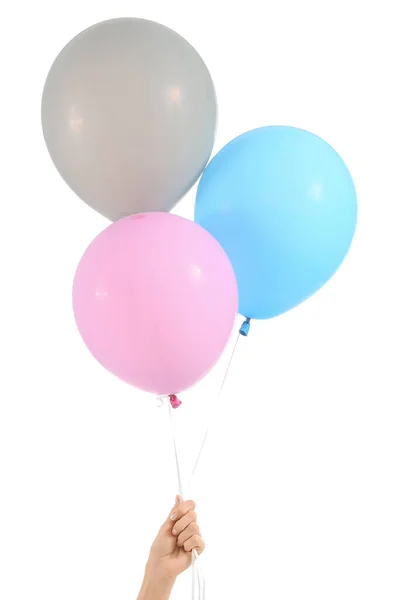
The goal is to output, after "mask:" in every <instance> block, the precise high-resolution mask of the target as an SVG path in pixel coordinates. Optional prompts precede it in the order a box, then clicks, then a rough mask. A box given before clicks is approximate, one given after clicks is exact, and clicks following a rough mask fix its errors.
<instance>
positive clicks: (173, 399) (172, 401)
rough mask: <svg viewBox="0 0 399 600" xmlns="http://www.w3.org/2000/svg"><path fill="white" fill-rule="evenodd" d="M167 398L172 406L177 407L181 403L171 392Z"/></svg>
mask: <svg viewBox="0 0 399 600" xmlns="http://www.w3.org/2000/svg"><path fill="white" fill-rule="evenodd" d="M169 400H170V403H171V405H172V408H179V406H180V405H181V401H180V400H179V398H178V397H177V396H175V394H171V395H170V396H169Z"/></svg>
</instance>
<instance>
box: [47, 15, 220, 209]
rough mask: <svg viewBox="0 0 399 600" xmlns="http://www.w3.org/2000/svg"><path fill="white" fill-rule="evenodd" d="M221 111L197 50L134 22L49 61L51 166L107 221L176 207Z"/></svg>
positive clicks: (96, 32)
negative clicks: (52, 163) (218, 112)
mask: <svg viewBox="0 0 399 600" xmlns="http://www.w3.org/2000/svg"><path fill="white" fill-rule="evenodd" d="M216 113H217V109H216V97H215V90H214V86H213V83H212V79H211V76H210V74H209V71H208V69H207V68H206V66H205V64H204V62H203V61H202V59H201V57H200V56H199V55H198V54H197V52H196V51H195V50H194V48H192V46H190V44H189V43H188V42H186V41H185V40H184V39H183V38H182V37H180V36H179V35H178V34H177V33H175V32H174V31H172V30H170V29H168V28H166V27H164V26H162V25H159V24H157V23H153V22H151V21H146V20H143V19H132V18H123V19H112V20H109V21H104V22H102V23H98V24H97V25H94V26H92V27H90V28H89V29H86V30H85V31H83V32H82V33H80V34H79V35H78V36H76V37H75V38H74V39H73V40H72V41H71V42H70V43H69V44H68V45H67V46H65V48H64V49H63V50H62V51H61V53H60V54H59V55H58V57H57V58H56V60H55V62H54V64H53V65H52V67H51V69H50V72H49V74H48V77H47V80H46V83H45V86H44V91H43V98H42V126H43V133H44V138H45V141H46V144H47V147H48V150H49V153H50V156H51V158H52V160H53V162H54V164H55V166H56V167H57V169H58V171H59V173H60V174H61V176H62V177H63V178H64V180H65V181H66V182H67V184H68V185H69V186H70V187H71V188H72V189H73V191H74V192H76V194H77V195H78V196H79V197H80V198H81V199H82V200H84V201H85V202H86V203H87V204H88V205H89V206H91V207H92V208H94V209H95V210H96V211H98V212H99V213H101V214H102V215H104V216H106V217H108V218H109V219H111V220H117V219H119V218H121V217H124V216H127V215H130V214H134V213H139V212H150V211H165V212H167V211H169V210H170V209H171V208H173V206H174V205H175V204H176V203H177V201H178V200H179V199H180V198H181V197H182V196H183V195H184V194H185V193H186V192H187V191H188V190H189V189H190V188H191V186H192V185H193V184H194V183H195V181H196V180H197V179H198V177H199V176H200V174H201V173H202V171H203V169H204V168H205V165H206V163H207V162H208V159H209V156H210V154H211V151H212V147H213V142H214V135H215V128H216Z"/></svg>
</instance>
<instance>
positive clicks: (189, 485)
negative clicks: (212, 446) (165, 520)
mask: <svg viewBox="0 0 399 600" xmlns="http://www.w3.org/2000/svg"><path fill="white" fill-rule="evenodd" d="M240 337H241V334H240V332H238V334H237V338H236V341H235V342H234V346H233V350H232V352H231V355H230V359H229V362H228V364H227V368H226V371H225V374H224V377H223V380H222V383H221V385H220V388H219V392H218V395H217V396H216V402H213V403H212V407H211V410H212V412H213V415H215V413H216V410H215V404H217V403H218V402H219V401H220V399H221V397H222V392H223V389H224V386H225V383H226V381H227V377H228V375H229V373H230V368H231V365H232V364H233V359H234V356H235V353H236V350H237V346H238V342H239V339H240ZM211 426H212V420H211V419H210V420H209V421H208V427H207V429H206V431H205V435H204V437H203V439H202V443H201V446H200V449H199V452H198V455H197V459H196V461H195V464H194V468H193V470H192V472H191V477H190V481H189V483H188V489H189V490H190V489H191V483H192V480H193V477H194V475H195V472H196V470H197V467H198V463H199V460H200V458H201V455H202V451H203V449H204V446H205V442H206V439H207V437H208V433H209V431H210V429H211Z"/></svg>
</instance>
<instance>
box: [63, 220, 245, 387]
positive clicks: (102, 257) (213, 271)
mask: <svg viewBox="0 0 399 600" xmlns="http://www.w3.org/2000/svg"><path fill="white" fill-rule="evenodd" d="M73 307H74V313H75V319H76V323H77V326H78V328H79V331H80V333H81V335H82V338H83V340H84V342H85V343H86V345H87V347H88V348H89V350H90V351H91V352H92V354H93V355H94V356H95V358H96V359H97V360H98V361H99V362H100V363H101V364H102V365H103V366H104V367H105V368H106V369H108V370H109V371H111V373H114V374H115V375H116V376H118V377H119V378H120V379H122V380H124V381H126V382H127V383H130V384H131V385H134V386H135V387H137V388H140V389H142V390H145V391H147V392H152V393H154V394H162V395H167V394H174V393H179V392H181V391H183V390H185V389H186V388H188V387H190V386H192V385H193V384H194V383H196V382H197V381H199V380H200V379H201V378H202V377H204V376H205V375H206V374H207V373H208V371H209V370H210V369H211V368H212V367H213V366H214V364H215V363H216V362H217V360H218V358H219V357H220V355H221V354H222V352H223V350H224V348H225V346H226V343H227V341H228V339H229V336H230V334H231V331H232V328H233V325H234V320H235V316H236V313H237V310H238V291H237V283H236V278H235V274H234V271H233V267H232V266H231V264H230V261H229V259H228V258H227V255H226V254H225V252H224V250H223V249H222V247H221V246H220V245H219V243H218V242H217V241H216V240H215V239H214V238H213V237H212V236H211V235H210V234H209V233H208V232H207V231H205V229H202V227H200V226H199V225H197V224H196V223H193V222H192V221H188V220H186V219H182V218H181V217H177V216H175V215H171V214H169V213H146V214H140V215H133V216H131V217H127V218H125V219H122V220H120V221H117V222H116V223H113V224H112V225H110V226H109V227H108V228H107V229H105V231H103V232H102V233H100V235H99V236H98V237H97V238H96V239H95V240H94V241H93V242H92V243H91V244H90V246H89V247H88V249H87V250H86V252H85V254H84V255H83V257H82V259H81V261H80V264H79V266H78V269H77V271H76V275H75V280H74V285H73Z"/></svg>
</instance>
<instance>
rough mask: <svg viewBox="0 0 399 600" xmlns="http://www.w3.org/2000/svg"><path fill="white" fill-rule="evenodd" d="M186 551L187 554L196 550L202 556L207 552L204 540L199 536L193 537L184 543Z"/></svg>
mask: <svg viewBox="0 0 399 600" xmlns="http://www.w3.org/2000/svg"><path fill="white" fill-rule="evenodd" d="M184 549H185V551H186V552H191V551H192V550H196V551H197V552H198V554H201V553H202V552H203V551H204V550H205V543H204V540H203V539H202V537H201V536H200V535H198V534H196V535H193V536H191V537H190V538H189V539H188V540H186V541H185V542H184Z"/></svg>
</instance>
